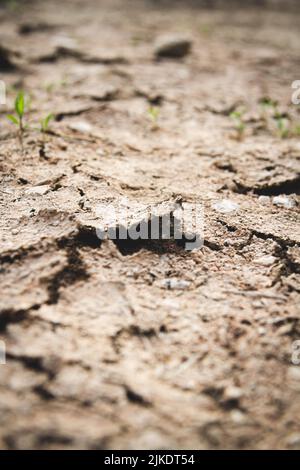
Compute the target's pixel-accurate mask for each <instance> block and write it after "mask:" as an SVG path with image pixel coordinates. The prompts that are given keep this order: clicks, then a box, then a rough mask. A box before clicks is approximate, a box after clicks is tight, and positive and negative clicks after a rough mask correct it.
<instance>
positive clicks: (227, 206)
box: [212, 199, 239, 214]
mask: <svg viewBox="0 0 300 470" xmlns="http://www.w3.org/2000/svg"><path fill="white" fill-rule="evenodd" d="M212 207H213V208H214V209H215V210H216V211H217V212H221V213H223V214H227V213H229V212H233V211H237V210H239V205H238V204H237V203H236V202H233V201H231V200H230V199H222V201H218V202H216V203H215V204H213V206H212Z"/></svg>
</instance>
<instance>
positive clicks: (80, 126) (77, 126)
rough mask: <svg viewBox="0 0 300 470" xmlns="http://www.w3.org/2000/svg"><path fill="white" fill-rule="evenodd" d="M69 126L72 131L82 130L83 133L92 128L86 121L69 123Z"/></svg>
mask: <svg viewBox="0 0 300 470" xmlns="http://www.w3.org/2000/svg"><path fill="white" fill-rule="evenodd" d="M69 128H70V129H72V130H73V131H77V132H82V133H83V134H85V133H89V132H91V130H92V126H91V124H89V123H88V122H86V121H78V122H73V123H71V124H69Z"/></svg>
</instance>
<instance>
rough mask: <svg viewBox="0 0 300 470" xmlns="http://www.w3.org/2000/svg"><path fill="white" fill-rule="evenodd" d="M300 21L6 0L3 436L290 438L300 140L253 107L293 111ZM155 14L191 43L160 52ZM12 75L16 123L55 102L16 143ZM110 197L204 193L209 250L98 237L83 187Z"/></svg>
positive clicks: (296, 409) (18, 440) (238, 445)
mask: <svg viewBox="0 0 300 470" xmlns="http://www.w3.org/2000/svg"><path fill="white" fill-rule="evenodd" d="M196 3H197V2H196ZM283 4H285V8H283ZM262 10H263V11H262ZM299 20H300V14H299V11H298V10H297V9H296V7H295V6H294V7H293V8H292V7H291V8H289V2H281V3H280V2H279V3H278V2H277V3H276V7H275V6H274V4H273V2H271V5H270V6H269V7H264V6H257V5H256V7H251V6H248V7H244V8H242V7H241V6H238V7H237V6H236V5H235V6H234V7H232V6H231V5H230V2H226V5H225V2H216V3H215V6H214V7H213V8H208V7H207V6H203V5H201V2H198V3H197V5H195V2H194V4H190V3H189V2H182V3H180V2H179V4H178V3H176V2H175V3H173V4H172V5H171V6H170V4H168V2H155V1H150V0H149V1H138V0H126V1H125V0H122V1H121V0H101V1H100V0H99V1H95V0H90V1H88V2H84V1H79V0H77V1H76V0H73V1H71V0H66V1H64V2H59V1H57V0H52V1H49V2H41V1H30V2H21V3H19V4H17V6H16V8H15V9H14V10H11V9H10V8H8V7H7V6H5V5H3V3H2V4H1V7H0V31H1V35H0V46H1V48H0V58H1V60H0V72H1V80H4V81H5V83H6V85H7V90H8V102H7V105H6V107H4V106H1V109H0V111H1V115H0V118H1V130H0V137H1V141H0V145H1V150H0V170H1V188H0V199H1V251H0V258H1V271H0V286H1V287H0V290H1V297H0V304H1V305H0V339H1V340H2V341H5V344H6V365H1V366H0V446H1V448H4V449H24V448H25V449H26V448H27V449H28V448H33V449H53V448H61V449H73V448H83V449H101V448H106V449H117V448H121V449H150V448H169V449H172V448H173V449H176V448H195V449H196V448H197V449H218V448H225V449H231V448H235V449H247V448H256V449H270V448H283V449H287V448H292V449H294V448H300V398H299V392H300V366H297V365H293V363H292V361H291V354H292V343H293V341H296V340H298V339H300V316H299V298H300V277H299V274H300V253H299V243H300V230H299V197H298V194H299V189H300V187H299V186H300V185H299V173H300V165H299V160H300V142H299V137H297V136H294V137H293V136H290V137H289V138H286V139H281V138H279V136H278V135H277V133H276V128H275V129H274V128H272V127H270V126H271V124H272V119H271V120H270V119H269V118H268V119H269V120H267V122H266V117H265V115H264V114H263V113H264V111H263V110H262V107H261V106H260V104H259V103H260V101H261V100H262V99H263V98H264V97H266V96H269V97H270V98H271V99H273V100H278V103H279V106H280V109H282V113H284V114H285V115H287V116H288V117H289V119H290V121H293V122H296V121H297V117H298V118H299V120H300V117H299V110H300V107H299V106H298V107H297V106H293V105H291V104H290V103H291V101H290V100H291V83H292V81H293V80H296V79H297V78H299V77H297V76H296V74H297V72H298V71H299V46H300V37H299ZM165 33H168V34H169V33H172V34H176V35H187V36H188V37H189V38H190V40H191V41H192V49H191V51H190V53H189V54H188V55H186V56H185V57H184V58H181V59H178V58H175V59H173V60H169V59H167V58H165V59H162V60H159V61H157V60H155V58H154V51H155V41H156V39H157V38H158V37H160V36H161V35H163V34H165ZM16 88H17V89H20V88H22V89H24V90H25V91H26V92H27V93H29V94H30V96H31V106H30V111H29V112H28V113H27V120H28V121H29V122H30V125H31V127H36V123H37V122H38V121H39V119H41V118H42V117H44V116H45V115H46V114H47V113H49V112H53V113H54V115H55V121H54V122H52V123H51V126H50V133H49V134H48V135H45V136H42V135H41V134H40V133H39V132H38V131H36V130H35V129H30V130H27V131H26V135H25V140H24V146H25V154H24V155H22V154H21V151H20V148H19V143H18V139H17V138H16V135H15V132H14V130H13V126H12V125H11V124H10V123H9V122H8V121H7V120H6V119H5V115H6V114H7V113H8V112H12V110H13V100H14V97H15V91H14V90H15V89H16ZM241 103H242V105H243V106H244V107H245V109H246V114H245V122H246V130H245V136H244V138H243V139H242V140H240V141H239V140H237V139H236V138H235V130H234V128H233V122H232V120H231V118H230V116H229V115H230V112H231V111H232V110H234V109H235V108H236V107H237V106H238V105H239V104H241ZM153 105H155V106H158V107H159V109H160V112H159V116H158V121H157V125H156V126H153V125H152V123H151V121H150V119H149V115H148V109H149V107H150V106H153ZM270 122H271V124H270ZM284 195H285V196H286V197H287V198H288V201H290V202H291V203H290V205H288V206H287V205H282V204H279V205H278V204H276V203H274V201H275V202H276V199H275V200H274V198H276V197H277V198H278V196H284ZM120 196H122V197H126V198H128V200H129V201H132V202H133V203H134V202H135V201H139V202H144V203H146V204H160V203H162V202H164V203H165V202H167V203H168V202H172V201H175V200H181V201H184V202H191V203H201V204H203V205H204V208H205V226H204V236H205V243H204V247H203V248H202V249H201V250H198V251H192V252H187V251H185V250H184V249H182V247H179V246H174V245H172V243H160V242H158V243H157V244H156V245H155V246H152V245H149V244H146V243H144V244H143V243H140V244H138V243H136V244H134V243H133V244H131V245H130V246H127V245H126V243H114V242H113V241H108V240H106V241H104V242H102V243H100V241H99V239H98V238H97V236H96V232H95V230H96V227H97V224H98V222H99V220H98V217H99V214H98V213H97V210H96V209H97V205H98V204H99V203H101V204H106V203H107V204H109V203H113V202H114V201H116V200H117V199H118V198H119V197H120ZM223 199H229V200H230V201H232V202H233V203H235V204H237V205H238V206H236V207H238V210H235V211H232V212H227V213H225V212H220V211H218V210H216V207H217V206H215V204H216V203H218V202H220V201H222V200H223ZM170 280H173V281H175V282H170ZM180 281H185V282H180Z"/></svg>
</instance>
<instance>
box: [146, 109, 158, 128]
mask: <svg viewBox="0 0 300 470" xmlns="http://www.w3.org/2000/svg"><path fill="white" fill-rule="evenodd" d="M159 113H160V109H159V108H157V107H155V106H150V108H149V109H148V115H149V117H150V119H151V121H152V124H153V125H154V126H157V121H158V117H159Z"/></svg>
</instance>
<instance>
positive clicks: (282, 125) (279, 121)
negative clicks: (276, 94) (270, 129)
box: [274, 108, 290, 139]
mask: <svg viewBox="0 0 300 470" xmlns="http://www.w3.org/2000/svg"><path fill="white" fill-rule="evenodd" d="M274 120H275V122H276V127H277V129H278V134H279V137H280V138H281V139H286V138H287V137H288V136H289V134H290V130H289V127H288V124H287V119H285V117H284V115H283V114H282V113H280V112H279V111H278V110H277V108H276V109H275V113H274Z"/></svg>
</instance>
